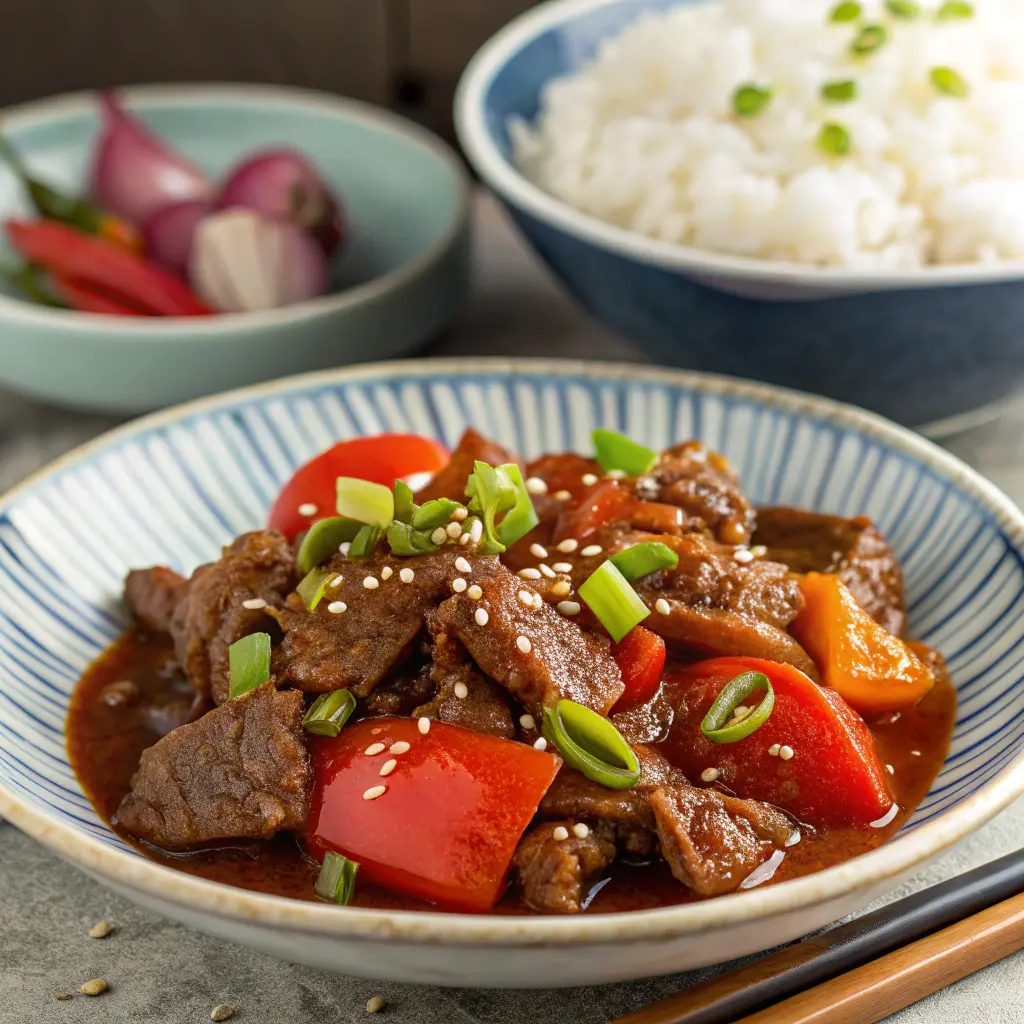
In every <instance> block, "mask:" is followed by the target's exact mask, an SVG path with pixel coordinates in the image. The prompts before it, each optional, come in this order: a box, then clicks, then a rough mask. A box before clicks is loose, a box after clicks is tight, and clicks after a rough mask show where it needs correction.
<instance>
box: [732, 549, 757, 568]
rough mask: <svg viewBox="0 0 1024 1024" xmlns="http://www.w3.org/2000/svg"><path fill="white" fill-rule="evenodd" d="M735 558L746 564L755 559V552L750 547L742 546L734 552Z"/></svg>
mask: <svg viewBox="0 0 1024 1024" xmlns="http://www.w3.org/2000/svg"><path fill="white" fill-rule="evenodd" d="M732 557H733V560H734V561H737V562H740V563H741V564H742V565H746V564H747V563H748V562H752V561H753V560H754V552H753V551H751V550H750V548H740V549H739V551H737V552H735V553H734V554H733V556H732Z"/></svg>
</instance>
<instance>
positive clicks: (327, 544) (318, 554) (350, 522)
mask: <svg viewBox="0 0 1024 1024" xmlns="http://www.w3.org/2000/svg"><path fill="white" fill-rule="evenodd" d="M360 526H361V524H360V523H357V522H356V521H355V520H354V519H346V518H345V517H344V516H332V517H331V518H330V519H320V520H318V521H317V522H315V523H314V524H313V525H312V526H311V527H310V528H309V529H308V530H307V531H306V536H305V537H303V538H302V543H301V544H300V545H299V553H298V556H297V557H296V559H295V561H296V565H297V566H298V569H299V572H301V573H302V575H303V576H305V575H306V573H308V572H309V571H310V570H311V569H314V568H315V567H316V566H318V565H319V564H320V563H321V562H326V561H327V559H328V558H330V557H331V555H333V554H334V553H335V552H336V551H337V550H338V548H339V547H341V545H342V544H344V543H345V542H346V541H353V540H355V536H356V534H357V533H358V532H359V528H360Z"/></svg>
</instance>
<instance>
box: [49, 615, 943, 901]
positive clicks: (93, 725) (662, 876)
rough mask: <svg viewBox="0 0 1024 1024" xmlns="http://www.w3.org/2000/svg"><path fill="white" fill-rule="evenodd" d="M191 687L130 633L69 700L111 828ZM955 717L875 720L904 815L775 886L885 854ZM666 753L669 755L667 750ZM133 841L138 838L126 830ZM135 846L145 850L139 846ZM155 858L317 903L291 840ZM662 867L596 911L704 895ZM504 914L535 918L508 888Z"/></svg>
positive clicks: (805, 838) (837, 838) (81, 753)
mask: <svg viewBox="0 0 1024 1024" xmlns="http://www.w3.org/2000/svg"><path fill="white" fill-rule="evenodd" d="M193 693H194V691H193V689H192V686H191V684H189V683H188V682H187V681H186V680H185V679H184V678H183V677H182V676H181V674H180V672H179V670H178V667H177V664H176V663H175V660H174V653H173V648H172V644H171V642H170V639H169V638H168V637H166V636H155V635H146V634H143V633H139V632H130V633H127V634H126V635H125V636H124V637H122V638H121V639H120V640H119V641H118V642H117V643H116V644H114V645H113V646H112V647H111V648H110V649H109V650H108V651H107V652H106V653H105V654H104V655H103V656H102V657H101V658H100V659H99V660H98V661H96V662H95V663H94V664H93V665H92V666H90V668H89V669H88V670H87V671H86V673H85V675H84V676H83V677H82V680H81V682H80V683H79V685H78V687H77V689H76V690H75V693H74V695H73V697H72V701H71V707H70V711H69V717H68V727H67V736H68V750H69V753H70V757H71V764H72V766H73V767H74V769H75V772H76V773H77V775H78V778H79V780H80V781H81V783H82V786H83V788H84V790H85V792H86V794H87V795H88V796H89V798H90V799H91V800H92V802H93V804H94V805H95V807H96V809H97V810H98V812H99V813H100V815H101V816H102V817H103V818H104V820H106V821H108V822H110V821H111V819H112V818H113V815H114V811H115V810H116V808H117V806H118V804H119V803H120V801H121V799H122V797H124V795H125V794H126V793H127V792H128V789H129V784H130V781H131V777H132V775H133V774H134V772H135V769H136V767H137V766H138V762H139V757H140V755H141V754H142V751H143V750H145V749H146V748H147V747H149V746H152V744H153V743H155V742H156V741H157V740H158V739H159V738H160V737H161V736H162V735H164V734H165V733H166V732H168V731H170V730H171V729H172V728H174V727H175V726H177V725H180V724H182V723H183V722H185V721H187V720H188V719H189V712H190V708H191V701H192V695H193ZM955 712H956V696H955V692H954V690H953V687H952V686H951V685H950V684H949V683H948V682H945V681H941V680H940V681H939V682H938V683H937V684H936V685H935V687H934V688H933V689H932V690H931V691H930V692H929V693H928V694H927V696H926V697H925V698H924V699H923V700H922V701H921V702H920V703H919V704H918V705H917V706H916V707H914V708H912V709H910V710H909V711H904V712H903V713H902V714H899V715H894V716H886V717H885V718H884V719H882V720H881V721H879V722H875V723H872V724H871V732H872V734H873V735H874V738H875V743H876V746H877V749H878V754H879V757H880V758H881V760H882V762H883V763H885V764H887V765H890V766H891V767H892V769H893V774H892V776H891V778H890V784H891V787H892V791H893V795H894V796H895V798H896V800H897V802H898V804H899V806H900V808H901V810H900V813H899V814H898V815H897V816H896V818H895V820H894V821H893V822H892V823H891V824H889V825H888V826H886V827H885V828H877V829H876V828H868V829H855V828H846V829H827V830H811V829H807V828H804V829H802V839H801V841H800V842H799V843H798V844H797V845H796V846H792V847H790V848H788V849H787V850H786V856H785V859H784V860H783V861H782V864H781V866H780V867H779V869H778V871H777V872H776V874H775V877H774V879H773V882H777V881H784V880H785V879H787V878H793V877H795V876H798V875H806V874H809V873H811V872H813V871H818V870H821V869H822V868H825V867H829V866H831V865H833V864H837V863H839V862H841V861H844V860H848V859H849V858H850V857H853V856H856V855H858V854H861V853H866V852H868V851H869V850H872V849H874V848H875V847H877V846H880V845H881V844H882V843H884V842H885V841H886V840H887V839H889V838H890V837H891V836H892V835H893V833H895V832H896V831H898V829H899V828H900V826H901V825H902V824H903V822H904V821H906V819H907V818H908V817H909V816H910V814H911V813H912V811H913V809H914V808H915V807H916V806H917V805H918V804H919V803H920V802H921V801H922V800H923V799H924V796H925V795H926V794H927V792H928V789H929V787H930V786H931V783H932V781H933V780H934V778H935V776H936V775H937V773H938V771H939V769H940V767H941V766H942V762H943V760H944V759H945V756H946V751H947V749H948V746H949V738H950V735H951V734H952V729H953V722H954V718H955ZM666 752H667V751H666ZM120 834H121V835H122V837H123V838H124V839H125V840H126V841H127V842H132V843H134V842H135V841H134V840H133V839H132V837H131V836H129V835H127V834H125V833H124V832H123V831H120ZM135 845H138V844H137V843H135ZM144 852H145V853H146V854H147V856H150V857H152V858H153V859H155V860H158V861H160V862H162V863H164V864H167V865H169V866H171V867H174V868H177V869H178V870H182V871H187V872H189V873H191V874H194V875H199V876H201V877H203V878H207V879H210V880H213V881H217V882H224V883H226V884H229V885H236V886H240V887H242V888H245V889H252V890H255V891H258V892H266V893H272V894H274V895H278V896H287V897H291V898H293V899H304V900H312V899H315V898H316V897H315V896H314V894H313V886H314V883H315V881H316V877H317V873H318V871H319V865H318V864H316V863H315V862H314V861H312V860H310V859H307V858H306V857H305V856H304V855H303V853H302V850H301V849H300V847H299V845H298V844H297V843H296V841H295V840H294V839H293V838H292V837H291V836H281V837H279V838H278V839H276V840H273V841H271V842H240V843H236V844H233V845H228V846H224V847H221V848H218V849H215V850H208V851H203V852H201V853H194V854H189V855H180V856H171V855H168V854H166V853H163V852H161V851H157V850H153V849H152V848H148V847H147V848H145V849H144ZM697 898H698V897H695V896H694V895H693V894H692V893H691V892H689V890H687V889H686V888H684V887H683V886H682V885H680V884H679V883H678V882H677V881H676V880H675V879H674V878H673V877H672V875H671V874H670V872H669V870H668V868H667V866H666V865H665V864H664V863H662V862H657V863H652V864H646V865H636V866H630V865H622V864H619V863H616V864H614V865H613V866H612V868H611V870H610V873H609V878H608V880H607V881H606V882H605V883H603V884H602V883H599V885H598V886H597V887H595V892H594V895H593V898H592V900H591V902H590V905H589V907H588V910H589V911H590V912H606V913H607V912H615V911H626V910H643V909H649V908H652V907H659V906H666V905H670V904H678V903H686V902H690V901H692V900H694V899H697ZM353 902H354V905H356V906H362V907H377V908H382V909H405V910H414V909H417V910H426V909H430V910H436V909H437V908H434V907H430V906H428V905H427V904H425V903H421V902H419V901H417V900H413V899H410V898H408V897H405V896H401V895H399V894H396V893H393V892H390V891H389V890H386V889H383V888H380V887H377V886H374V885H372V884H370V883H368V882H366V883H363V882H361V883H360V886H359V889H358V892H357V895H356V898H355V900H354V901H353ZM495 911H496V912H497V913H504V914H521V913H532V911H531V910H530V909H529V908H528V907H526V906H525V904H524V903H523V902H522V900H520V899H519V898H518V896H516V895H515V894H514V893H512V892H510V893H509V894H508V895H507V896H506V897H505V898H504V899H503V900H502V901H501V902H500V903H499V904H498V906H497V907H496V908H495Z"/></svg>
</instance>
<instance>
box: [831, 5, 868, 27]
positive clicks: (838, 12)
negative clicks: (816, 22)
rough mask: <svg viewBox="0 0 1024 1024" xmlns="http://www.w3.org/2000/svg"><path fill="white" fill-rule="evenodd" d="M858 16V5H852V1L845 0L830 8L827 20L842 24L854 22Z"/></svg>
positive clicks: (859, 10) (859, 9)
mask: <svg viewBox="0 0 1024 1024" xmlns="http://www.w3.org/2000/svg"><path fill="white" fill-rule="evenodd" d="M860 15H861V6H860V4H858V3H853V2H852V0H845V2H844V3H841V4H837V5H836V6H835V7H833V8H832V13H831V14H830V15H829V16H828V20H829V21H833V22H835V23H837V24H842V23H843V22H847V21H856V20H857V19H858V18H859V17H860Z"/></svg>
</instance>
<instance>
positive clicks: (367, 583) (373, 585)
mask: <svg viewBox="0 0 1024 1024" xmlns="http://www.w3.org/2000/svg"><path fill="white" fill-rule="evenodd" d="M363 586H364V587H366V589H367V590H376V589H377V588H378V587H379V586H380V580H379V579H377V577H376V576H367V577H366V579H364V580H363Z"/></svg>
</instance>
